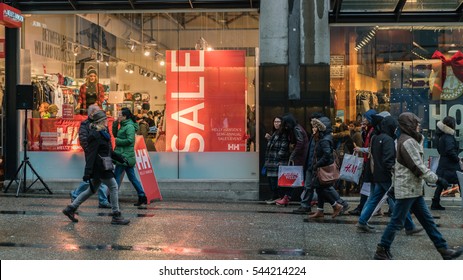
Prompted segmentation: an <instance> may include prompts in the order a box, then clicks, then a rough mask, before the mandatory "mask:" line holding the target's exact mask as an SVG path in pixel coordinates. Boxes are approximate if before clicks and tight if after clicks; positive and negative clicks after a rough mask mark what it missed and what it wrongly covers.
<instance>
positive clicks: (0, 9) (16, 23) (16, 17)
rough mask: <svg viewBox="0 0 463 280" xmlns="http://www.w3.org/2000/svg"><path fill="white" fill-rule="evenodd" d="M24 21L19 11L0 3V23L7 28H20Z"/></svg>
mask: <svg viewBox="0 0 463 280" xmlns="http://www.w3.org/2000/svg"><path fill="white" fill-rule="evenodd" d="M23 22H24V17H23V16H22V15H21V11H20V10H18V9H15V8H13V7H11V6H9V5H7V4H5V3H0V23H1V24H3V25H4V26H6V27H9V28H20V27H21V26H22V24H23Z"/></svg>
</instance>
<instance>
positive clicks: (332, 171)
mask: <svg viewBox="0 0 463 280" xmlns="http://www.w3.org/2000/svg"><path fill="white" fill-rule="evenodd" d="M332 155H333V163H332V164H330V165H327V166H322V167H318V168H317V171H316V175H317V178H318V181H319V182H320V185H322V186H327V185H332V184H334V183H336V181H337V180H338V179H339V165H338V163H337V162H338V160H339V158H338V154H337V152H336V150H335V149H332ZM315 160H316V161H318V160H317V158H316V157H315Z"/></svg>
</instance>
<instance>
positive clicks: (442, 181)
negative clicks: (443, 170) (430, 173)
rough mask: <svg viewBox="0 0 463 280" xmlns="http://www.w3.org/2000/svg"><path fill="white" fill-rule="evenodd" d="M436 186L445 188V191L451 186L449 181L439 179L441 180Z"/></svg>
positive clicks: (438, 180)
mask: <svg viewBox="0 0 463 280" xmlns="http://www.w3.org/2000/svg"><path fill="white" fill-rule="evenodd" d="M436 185H437V186H439V187H442V188H444V190H445V189H447V188H448V187H449V185H450V184H449V182H447V180H445V179H444V178H442V177H439V178H438V179H437V182H436Z"/></svg>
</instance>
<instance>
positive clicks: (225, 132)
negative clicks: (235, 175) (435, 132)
mask: <svg viewBox="0 0 463 280" xmlns="http://www.w3.org/2000/svg"><path fill="white" fill-rule="evenodd" d="M166 58H167V65H166V66H167V67H166V80H167V87H166V91H167V92H166V114H165V117H166V128H167V130H166V151H174V152H175V151H182V152H219V151H236V152H239V151H242V152H244V151H246V147H245V140H243V139H244V138H243V136H244V135H245V134H246V130H245V121H246V103H245V96H246V94H245V90H246V83H245V52H244V51H167V52H166ZM179 81H181V83H179Z"/></svg>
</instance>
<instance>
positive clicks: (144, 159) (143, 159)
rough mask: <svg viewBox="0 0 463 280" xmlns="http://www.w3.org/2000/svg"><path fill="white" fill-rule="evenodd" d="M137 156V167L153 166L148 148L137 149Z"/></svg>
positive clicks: (146, 167) (140, 168) (141, 168)
mask: <svg viewBox="0 0 463 280" xmlns="http://www.w3.org/2000/svg"><path fill="white" fill-rule="evenodd" d="M136 158H137V167H138V169H139V170H143V169H148V168H151V164H150V161H149V156H148V153H147V152H146V150H137V151H136Z"/></svg>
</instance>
